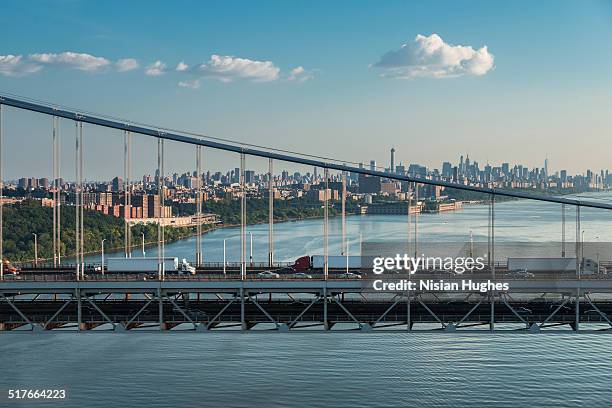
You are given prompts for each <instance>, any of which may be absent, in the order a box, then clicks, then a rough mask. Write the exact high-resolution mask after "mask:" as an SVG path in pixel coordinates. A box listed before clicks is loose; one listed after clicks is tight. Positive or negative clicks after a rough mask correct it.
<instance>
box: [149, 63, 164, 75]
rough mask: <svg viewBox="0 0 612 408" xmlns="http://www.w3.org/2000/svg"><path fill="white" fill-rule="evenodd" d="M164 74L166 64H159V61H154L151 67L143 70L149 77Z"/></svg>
mask: <svg viewBox="0 0 612 408" xmlns="http://www.w3.org/2000/svg"><path fill="white" fill-rule="evenodd" d="M165 73H166V64H164V63H163V62H161V61H160V60H157V61H155V62H154V63H152V64H151V65H149V66H148V67H147V69H146V70H145V74H147V75H149V76H160V75H162V74H165Z"/></svg>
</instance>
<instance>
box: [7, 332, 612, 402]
mask: <svg viewBox="0 0 612 408" xmlns="http://www.w3.org/2000/svg"><path fill="white" fill-rule="evenodd" d="M610 340H611V339H610V337H609V335H606V334H539V335H527V334H516V335H514V334H499V335H497V334H495V335H490V334H485V333H482V334H456V333H455V334H405V333H210V334H203V333H199V334H196V333H165V334H163V333H138V334H136V333H126V334H113V333H82V334H70V333H48V334H42V335H41V334H25V333H23V334H9V335H3V336H0V350H1V354H0V365H1V366H2V371H3V372H2V377H1V378H0V389H2V390H6V389H8V388H13V387H38V388H42V387H45V388H47V387H52V388H53V387H56V388H57V387H60V388H61V387H66V388H67V390H68V394H69V397H70V399H69V400H68V401H65V402H63V403H62V404H57V403H51V402H46V403H45V402H40V403H36V404H35V406H46V405H49V406H51V405H53V406H60V405H61V406H67V407H113V406H114V407H120V406H130V407H167V406H174V407H188V406H189V407H191V406H215V407H273V406H282V407H327V406H333V407H371V406H374V407H390V406H398V407H399V406H406V407H410V406H418V407H429V406H432V407H433V406H449V407H452V406H456V407H483V406H484V407H486V406H512V407H526V406H533V407H573V406H594V407H598V406H601V407H605V406H610V405H609V401H610V400H611V399H612V388H611V387H610V384H612V370H611V369H610V362H609V360H608V359H607V358H606V356H608V355H610V352H611V351H612V342H611V341H610ZM3 392H5V391H3ZM4 402H5V403H6V400H4ZM0 405H1V404H0ZM11 405H15V404H11ZM7 406H9V405H7ZM22 406H29V405H27V404H24V405H22Z"/></svg>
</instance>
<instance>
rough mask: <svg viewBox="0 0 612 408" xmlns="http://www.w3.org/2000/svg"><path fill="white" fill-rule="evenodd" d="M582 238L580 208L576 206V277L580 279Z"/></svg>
mask: <svg viewBox="0 0 612 408" xmlns="http://www.w3.org/2000/svg"><path fill="white" fill-rule="evenodd" d="M581 245H582V242H581V237H580V206H579V205H577V206H576V275H577V277H578V279H580V275H581V273H580V272H581V270H580V269H581V268H582V259H580V258H581V257H580V254H581V253H582V250H581Z"/></svg>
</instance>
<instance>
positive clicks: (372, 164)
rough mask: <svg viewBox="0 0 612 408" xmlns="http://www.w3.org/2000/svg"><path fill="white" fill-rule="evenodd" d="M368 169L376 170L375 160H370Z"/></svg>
mask: <svg viewBox="0 0 612 408" xmlns="http://www.w3.org/2000/svg"><path fill="white" fill-rule="evenodd" d="M370 170H371V171H376V160H370Z"/></svg>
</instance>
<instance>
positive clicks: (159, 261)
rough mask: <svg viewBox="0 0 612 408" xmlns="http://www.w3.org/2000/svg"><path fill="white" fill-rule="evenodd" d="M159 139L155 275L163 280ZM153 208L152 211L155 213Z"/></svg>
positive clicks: (158, 143)
mask: <svg viewBox="0 0 612 408" xmlns="http://www.w3.org/2000/svg"><path fill="white" fill-rule="evenodd" d="M161 143H162V140H161V139H159V138H158V139H157V201H158V202H157V204H158V205H157V274H158V278H159V280H162V279H163V276H162V255H161V241H162V231H161V222H162V220H161V211H162V180H161ZM153 202H155V200H153ZM155 210H156V209H155V207H154V208H153V211H155Z"/></svg>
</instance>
